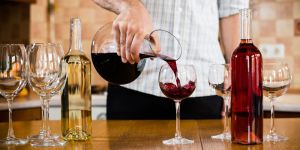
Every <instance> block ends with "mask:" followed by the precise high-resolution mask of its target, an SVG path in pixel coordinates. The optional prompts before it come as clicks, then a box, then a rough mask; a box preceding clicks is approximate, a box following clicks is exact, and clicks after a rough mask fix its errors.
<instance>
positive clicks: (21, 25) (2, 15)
mask: <svg viewBox="0 0 300 150" xmlns="http://www.w3.org/2000/svg"><path fill="white" fill-rule="evenodd" d="M0 43H24V44H28V43H29V4H27V3H14V2H0Z"/></svg>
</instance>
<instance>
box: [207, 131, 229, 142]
mask: <svg viewBox="0 0 300 150" xmlns="http://www.w3.org/2000/svg"><path fill="white" fill-rule="evenodd" d="M211 138H212V139H218V140H227V141H230V140H231V134H230V132H224V133H221V134H218V135H212V136H211Z"/></svg>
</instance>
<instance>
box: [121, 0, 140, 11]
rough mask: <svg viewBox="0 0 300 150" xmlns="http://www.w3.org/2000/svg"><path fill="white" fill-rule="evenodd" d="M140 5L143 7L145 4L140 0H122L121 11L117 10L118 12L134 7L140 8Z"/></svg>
mask: <svg viewBox="0 0 300 150" xmlns="http://www.w3.org/2000/svg"><path fill="white" fill-rule="evenodd" d="M140 7H143V4H142V2H141V1H140V0H123V1H122V2H121V5H120V8H119V11H118V12H117V14H120V13H122V12H125V11H128V10H129V9H132V8H140Z"/></svg>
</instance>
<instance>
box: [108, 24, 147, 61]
mask: <svg viewBox="0 0 300 150" xmlns="http://www.w3.org/2000/svg"><path fill="white" fill-rule="evenodd" d="M113 33H114V38H115V41H116V43H117V47H118V48H117V54H118V55H119V56H121V59H122V62H123V63H127V62H129V63H131V64H133V63H138V62H139V61H140V57H139V50H140V48H141V46H142V43H143V41H144V37H145V34H144V32H143V30H141V29H138V28H136V27H135V26H134V25H131V24H126V23H123V22H118V23H114V24H113Z"/></svg>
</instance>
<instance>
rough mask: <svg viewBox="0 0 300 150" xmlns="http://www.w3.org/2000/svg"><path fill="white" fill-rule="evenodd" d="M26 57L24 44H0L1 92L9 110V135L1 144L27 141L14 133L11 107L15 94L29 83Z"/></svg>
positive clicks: (20, 143) (24, 142)
mask: <svg viewBox="0 0 300 150" xmlns="http://www.w3.org/2000/svg"><path fill="white" fill-rule="evenodd" d="M26 58H27V56H26V50H25V47H24V45H23V44H0V94H1V95H2V96H3V97H5V98H6V100H7V103H8V111H9V113H8V114H9V121H8V133H7V137H6V138H5V139H2V140H0V144H6V145H22V144H26V143H27V140H26V139H18V138H16V137H15V135H14V129H13V125H12V108H11V105H12V103H13V100H14V98H15V96H17V95H18V94H19V92H20V91H21V90H22V89H23V87H25V85H26V83H27V79H26V71H27V69H26V61H27V60H26Z"/></svg>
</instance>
